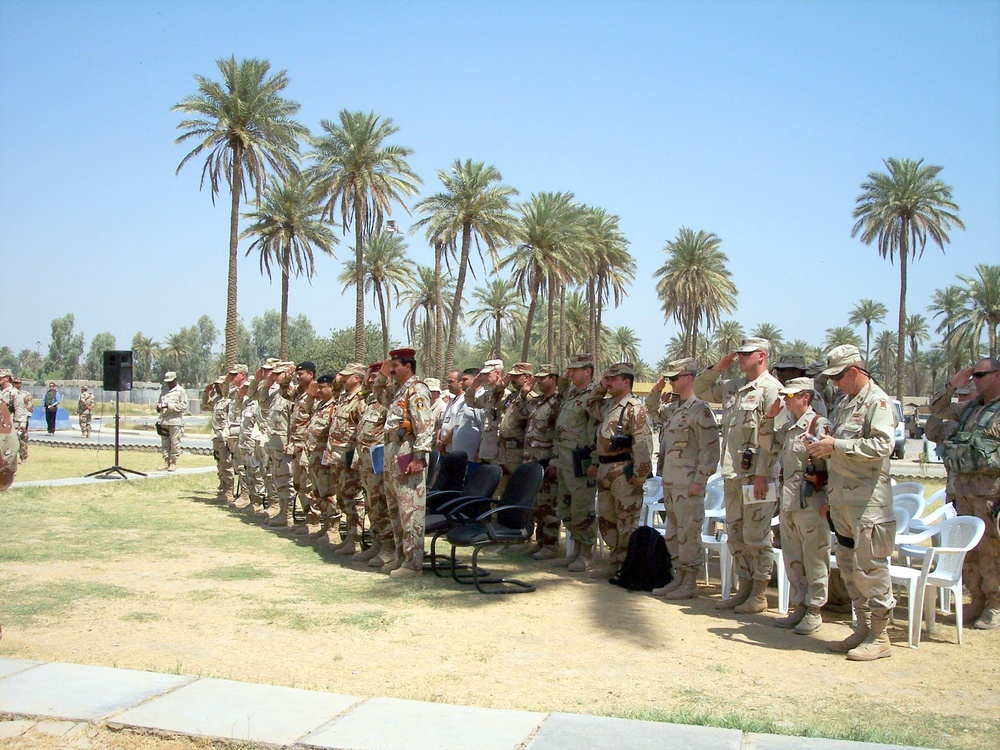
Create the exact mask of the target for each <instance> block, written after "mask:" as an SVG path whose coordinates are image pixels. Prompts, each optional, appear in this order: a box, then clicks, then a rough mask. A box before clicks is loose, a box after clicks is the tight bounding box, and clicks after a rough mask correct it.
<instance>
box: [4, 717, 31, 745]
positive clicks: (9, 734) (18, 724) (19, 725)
mask: <svg viewBox="0 0 1000 750" xmlns="http://www.w3.org/2000/svg"><path fill="white" fill-rule="evenodd" d="M36 723H37V722H35V721H31V720H30V719H15V720H14V721H0V740H12V739H14V738H15V737H20V736H21V735H22V734H24V733H25V732H27V731H28V730H29V729H31V728H32V727H33V726H35V724H36Z"/></svg>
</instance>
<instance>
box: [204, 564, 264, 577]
mask: <svg viewBox="0 0 1000 750" xmlns="http://www.w3.org/2000/svg"><path fill="white" fill-rule="evenodd" d="M273 575H274V574H273V573H272V572H271V571H270V570H267V569H266V568H261V567H258V566H256V565H223V566H220V567H218V568H211V569H209V570H203V571H202V572H201V573H197V574H196V575H195V576H194V577H195V578H202V579H206V580H210V581H255V580H259V579H261V578H271V577H272V576H273Z"/></svg>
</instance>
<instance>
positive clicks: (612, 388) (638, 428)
mask: <svg viewBox="0 0 1000 750" xmlns="http://www.w3.org/2000/svg"><path fill="white" fill-rule="evenodd" d="M634 381H635V370H634V369H633V368H632V365H631V364H629V363H628V362H619V363H618V364H614V365H611V367H610V368H609V369H608V371H607V372H606V373H604V377H602V378H601V383H600V385H598V386H597V387H596V388H594V390H593V391H592V392H591V394H590V398H588V399H587V410H588V411H589V412H590V415H591V416H592V417H593V418H594V419H595V420H598V421H599V426H598V428H597V461H598V464H599V465H598V466H594V465H593V464H591V466H590V469H588V473H589V474H590V476H591V477H595V478H596V479H597V528H598V529H599V531H600V533H601V537H602V538H603V539H604V543H605V544H606V545H607V546H608V550H609V551H610V554H609V556H608V558H609V559H608V565H607V566H605V565H602V564H600V563H597V562H596V561H592V563H591V575H592V576H593V577H594V578H609V577H612V576H614V575H616V574H617V573H618V569H619V568H621V565H622V563H623V562H625V552H626V551H627V550H628V540H629V537H631V536H632V532H633V531H635V529H636V528H637V527H638V525H639V511H640V510H641V509H642V485H643V483H645V481H646V477H648V476H649V473H650V470H651V469H652V455H653V433H652V430H651V428H650V426H649V416H648V415H647V414H646V407H645V406H643V403H642V401H640V400H639V399H638V398H636V397H635V396H634V395H632V383H633V382H634ZM605 394H608V395H609V396H610V398H605Z"/></svg>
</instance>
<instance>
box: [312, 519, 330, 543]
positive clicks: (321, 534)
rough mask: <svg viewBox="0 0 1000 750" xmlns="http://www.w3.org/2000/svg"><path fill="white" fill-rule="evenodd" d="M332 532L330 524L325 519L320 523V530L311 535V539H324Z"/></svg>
mask: <svg viewBox="0 0 1000 750" xmlns="http://www.w3.org/2000/svg"><path fill="white" fill-rule="evenodd" d="M328 531H330V522H329V521H327V520H326V519H325V518H324V519H323V520H322V521H321V522H320V525H319V528H318V529H316V531H313V532H312V533H310V534H309V537H308V538H309V539H323V538H325V537H326V535H327V532H328Z"/></svg>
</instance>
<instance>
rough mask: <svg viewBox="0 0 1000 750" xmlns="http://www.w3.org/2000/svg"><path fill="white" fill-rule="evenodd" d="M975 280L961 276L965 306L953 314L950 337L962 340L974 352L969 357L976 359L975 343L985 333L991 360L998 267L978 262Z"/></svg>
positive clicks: (998, 306) (999, 304)
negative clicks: (952, 331) (963, 283)
mask: <svg viewBox="0 0 1000 750" xmlns="http://www.w3.org/2000/svg"><path fill="white" fill-rule="evenodd" d="M976 273H977V274H979V278H975V277H972V276H961V275H959V277H958V278H959V279H961V280H962V281H963V282H965V284H966V289H965V299H966V300H967V302H966V304H965V305H963V306H962V308H961V309H960V310H959V311H958V312H957V313H956V314H955V315H954V317H953V318H952V322H953V324H954V334H953V335H954V337H955V338H956V339H957V340H962V341H966V342H968V344H969V349H970V352H971V351H972V350H973V348H975V349H976V350H977V351H976V352H975V353H974V354H973V356H972V358H973V359H975V358H977V356H978V353H979V352H978V347H979V342H980V341H982V338H983V329H985V330H986V342H987V347H988V349H989V355H990V356H991V357H996V356H997V327H998V326H1000V266H990V265H986V264H985V263H980V264H978V265H977V266H976Z"/></svg>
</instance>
